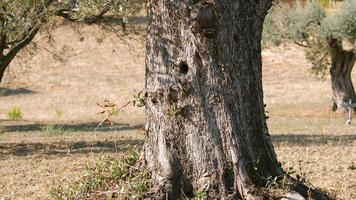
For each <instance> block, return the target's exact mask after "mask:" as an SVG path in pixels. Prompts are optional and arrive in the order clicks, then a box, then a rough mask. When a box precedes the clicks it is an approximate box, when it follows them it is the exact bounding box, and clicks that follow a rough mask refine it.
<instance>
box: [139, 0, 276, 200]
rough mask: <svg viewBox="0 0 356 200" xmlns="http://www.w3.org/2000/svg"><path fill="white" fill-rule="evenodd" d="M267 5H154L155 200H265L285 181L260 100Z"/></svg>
mask: <svg viewBox="0 0 356 200" xmlns="http://www.w3.org/2000/svg"><path fill="white" fill-rule="evenodd" d="M270 5H271V1H269V0H264V1H260V2H259V3H257V1H249V2H245V1H236V0H224V1H223V0H216V1H193V0H192V1H165V0H150V1H148V18H149V24H148V28H147V31H148V32H147V34H148V35H147V47H146V48H147V54H146V101H147V102H146V115H147V125H146V142H145V157H146V160H147V164H148V168H149V170H150V171H151V173H152V178H153V181H154V183H155V185H156V192H155V193H156V194H155V195H156V196H155V198H157V199H166V198H168V199H179V198H180V197H182V196H183V197H184V196H192V195H193V191H206V193H207V196H208V197H209V198H211V199H219V198H231V199H262V196H261V194H260V193H259V192H258V187H260V186H262V185H263V184H264V181H263V178H265V177H270V176H273V177H275V176H280V175H282V174H283V172H282V170H281V168H280V166H279V164H278V162H277V159H276V155H275V152H274V149H273V146H272V144H271V142H270V136H269V133H268V130H267V125H266V120H265V118H266V116H265V110H264V103H263V91H262V71H261V65H262V64H261V44H260V42H261V33H262V26H263V20H264V16H265V14H266V12H267V9H268V8H269V6H270Z"/></svg>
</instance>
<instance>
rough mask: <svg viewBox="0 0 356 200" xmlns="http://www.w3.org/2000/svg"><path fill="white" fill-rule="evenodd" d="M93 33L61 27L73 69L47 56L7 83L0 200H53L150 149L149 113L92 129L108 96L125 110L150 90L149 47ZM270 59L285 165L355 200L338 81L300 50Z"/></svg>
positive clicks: (353, 161)
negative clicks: (335, 101)
mask: <svg viewBox="0 0 356 200" xmlns="http://www.w3.org/2000/svg"><path fill="white" fill-rule="evenodd" d="M84 31H85V33H86V34H85V37H84V40H83V41H79V39H78V38H79V37H82V36H78V35H77V34H76V33H75V31H73V30H71V29H70V28H68V27H67V26H64V27H60V28H59V29H58V30H57V31H56V32H55V39H56V41H57V42H58V44H60V45H59V46H58V48H59V49H60V48H62V47H63V46H64V45H67V46H69V47H70V48H71V49H72V50H71V51H70V52H69V53H66V54H65V55H66V56H65V57H66V61H65V62H64V63H62V62H58V61H56V60H55V59H53V58H52V57H51V56H50V55H49V54H48V52H46V51H45V50H39V52H38V54H37V55H36V56H35V57H34V59H33V60H31V61H30V62H29V66H30V70H29V71H28V73H27V74H26V76H25V77H21V79H20V80H18V79H17V80H16V81H12V83H11V84H10V85H3V87H6V88H7V89H6V90H4V92H3V96H1V98H0V118H1V119H2V120H1V121H0V125H1V127H0V130H1V133H0V169H1V170H0V177H2V178H1V179H0V199H1V197H5V198H6V199H49V198H50V196H49V189H50V188H52V187H53V186H54V185H57V184H67V183H68V182H71V181H75V180H77V179H78V178H79V175H80V173H81V171H82V170H83V169H84V168H85V166H86V165H87V164H88V163H97V162H99V161H100V160H101V158H103V157H108V156H110V157H118V156H120V155H121V154H122V153H123V152H125V151H126V150H127V149H130V148H132V147H133V146H137V145H140V144H141V142H142V135H141V134H140V133H139V132H140V131H139V129H140V128H141V127H142V126H143V124H144V111H143V109H142V108H130V109H126V111H125V112H124V113H120V114H119V115H118V116H117V117H114V118H113V120H114V122H116V125H115V126H114V127H103V128H101V129H99V131H98V132H97V137H96V138H95V137H94V134H93V133H92V130H93V129H94V128H95V126H96V125H97V124H98V123H99V122H100V120H101V119H102V116H99V115H96V113H97V112H98V111H100V109H99V108H98V107H97V106H96V103H97V102H99V101H101V100H103V99H105V98H108V99H110V100H111V101H113V102H116V103H118V104H119V105H123V104H125V103H126V102H127V101H129V100H131V99H132V94H134V93H135V92H136V93H137V92H138V91H139V90H140V89H141V88H142V87H143V86H144V58H143V48H144V44H143V43H142V42H139V41H130V44H131V45H133V46H132V47H131V49H132V52H131V53H130V51H129V49H130V48H129V47H128V46H127V45H126V44H123V43H120V42H115V43H114V42H113V40H112V39H113V36H112V35H105V34H103V33H102V32H101V31H100V30H98V28H96V27H94V26H92V27H89V28H85V30H84ZM40 43H41V41H40ZM42 43H44V41H42ZM263 58H264V74H263V79H264V88H265V101H266V103H267V109H268V110H269V112H270V114H269V115H270V119H269V120H268V124H269V128H270V132H271V134H272V136H273V140H274V144H275V147H276V151H277V153H278V157H279V159H280V160H281V162H282V163H284V165H285V166H286V167H289V166H294V168H295V169H296V170H297V172H298V173H299V174H304V175H305V176H306V177H307V179H308V180H309V181H310V182H311V183H312V184H313V185H315V186H319V187H322V188H324V189H326V190H328V191H332V192H334V193H336V194H337V198H338V199H345V200H350V199H356V196H355V194H356V173H355V165H356V147H355V146H356V128H355V124H356V123H354V125H351V126H346V125H345V120H344V115H343V114H342V113H333V112H331V111H330V105H331V99H330V96H331V90H330V83H329V79H326V80H320V79H317V78H315V77H313V76H311V75H310V73H309V71H308V67H309V64H308V63H307V61H306V60H305V58H304V55H303V51H302V49H300V48H297V47H295V46H286V47H283V48H271V49H266V50H264V52H263ZM19 68H20V67H18V66H17V65H13V66H12V70H13V71H16V70H20V69H19ZM353 77H354V80H356V74H355V73H354V74H353ZM14 106H17V107H20V108H21V111H22V113H23V119H22V120H20V121H11V120H7V119H6V118H7V117H6V113H7V111H8V110H9V109H10V108H11V107H14ZM48 124H53V125H56V126H52V127H48ZM57 129H58V130H57Z"/></svg>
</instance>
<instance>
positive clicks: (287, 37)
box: [263, 0, 356, 75]
mask: <svg viewBox="0 0 356 200" xmlns="http://www.w3.org/2000/svg"><path fill="white" fill-rule="evenodd" d="M355 35H356V0H346V1H345V2H344V3H343V5H342V7H341V8H340V9H339V10H338V11H337V12H336V13H335V14H329V15H327V13H326V12H325V11H324V10H323V8H322V6H321V5H320V4H319V3H318V2H317V1H316V0H309V1H307V2H306V3H305V5H302V4H301V3H300V2H299V1H297V2H296V5H295V6H294V7H292V6H290V5H288V4H276V5H274V6H273V8H272V9H271V10H270V13H269V14H268V15H267V17H266V20H265V24H264V32H263V41H264V43H265V44H273V45H280V44H281V43H284V42H294V43H296V44H298V45H300V46H303V47H306V49H305V50H306V57H307V59H308V60H309V61H310V62H311V64H312V66H313V67H312V72H314V73H316V74H319V75H325V73H326V71H327V69H328V66H329V65H330V60H329V51H328V48H329V46H328V39H329V38H332V39H337V40H338V42H339V44H340V45H341V43H342V41H344V40H345V39H347V40H349V41H350V42H351V43H354V42H355V38H356V36H355Z"/></svg>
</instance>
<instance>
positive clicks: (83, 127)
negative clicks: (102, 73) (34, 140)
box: [0, 122, 143, 132]
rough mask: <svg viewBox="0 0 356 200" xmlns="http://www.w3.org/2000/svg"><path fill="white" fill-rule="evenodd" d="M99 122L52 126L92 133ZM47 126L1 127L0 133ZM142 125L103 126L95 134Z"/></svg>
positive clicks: (140, 125)
mask: <svg viewBox="0 0 356 200" xmlns="http://www.w3.org/2000/svg"><path fill="white" fill-rule="evenodd" d="M98 124H99V122H85V123H75V124H54V125H55V126H56V127H60V128H61V130H62V131H64V132H92V131H94V129H95V128H96V127H97V126H98ZM46 126H48V124H16V125H3V126H1V128H0V132H34V131H43V130H44V129H45V128H46ZM142 127H143V124H136V125H130V124H120V123H115V124H114V125H113V126H107V125H103V126H102V127H100V128H98V129H97V132H110V131H125V130H134V129H139V128H142Z"/></svg>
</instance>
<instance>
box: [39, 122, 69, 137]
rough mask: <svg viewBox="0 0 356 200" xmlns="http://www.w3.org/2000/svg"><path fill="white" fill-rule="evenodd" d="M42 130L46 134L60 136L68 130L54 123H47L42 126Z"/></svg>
mask: <svg viewBox="0 0 356 200" xmlns="http://www.w3.org/2000/svg"><path fill="white" fill-rule="evenodd" d="M42 132H43V133H44V134H46V135H51V136H60V135H64V134H65V133H67V132H68V131H67V130H65V129H64V128H63V127H62V126H60V125H55V124H47V125H46V126H44V127H43V128H42Z"/></svg>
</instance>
